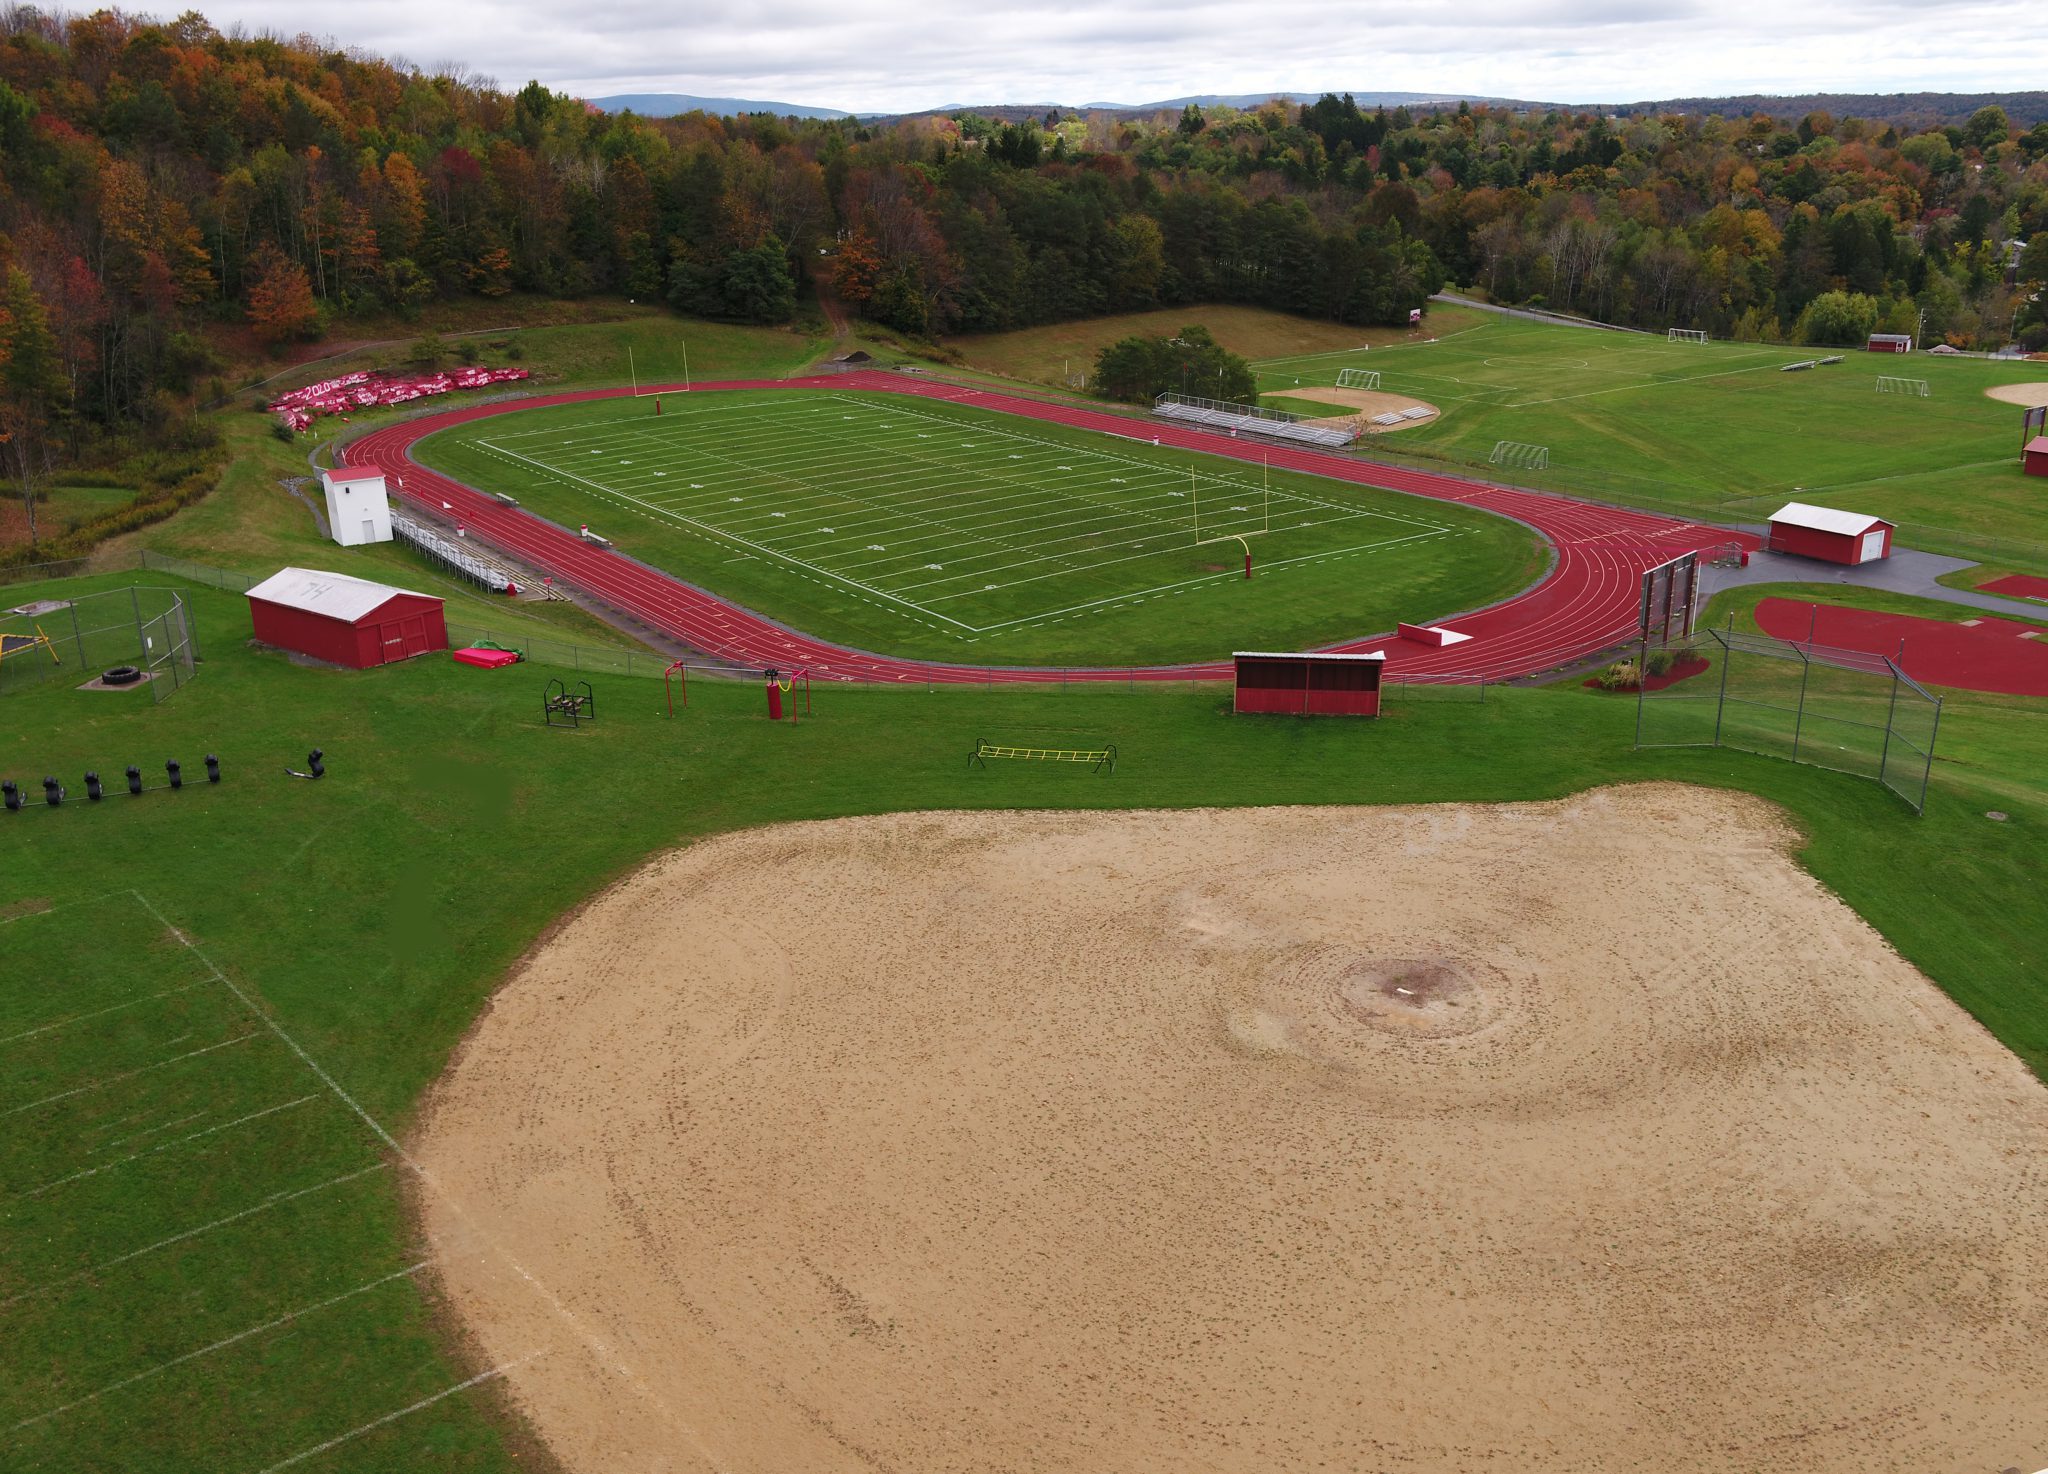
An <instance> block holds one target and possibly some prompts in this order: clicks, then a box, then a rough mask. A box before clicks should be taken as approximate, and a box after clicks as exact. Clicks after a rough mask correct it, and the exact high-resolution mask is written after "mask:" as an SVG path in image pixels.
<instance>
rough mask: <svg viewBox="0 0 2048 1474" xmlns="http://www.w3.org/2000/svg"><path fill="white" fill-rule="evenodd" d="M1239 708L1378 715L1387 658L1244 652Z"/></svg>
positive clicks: (1240, 666) (1239, 671)
mask: <svg viewBox="0 0 2048 1474" xmlns="http://www.w3.org/2000/svg"><path fill="white" fill-rule="evenodd" d="M1231 659H1232V660H1233V661H1235V662H1236V665H1237V697H1236V703H1235V709H1236V710H1238V711H1270V712H1285V713H1290V714H1292V715H1295V716H1349V717H1376V716H1378V715H1379V714H1380V676H1381V674H1382V673H1383V672H1384V671H1385V669H1386V663H1387V658H1386V656H1384V655H1382V654H1380V653H1379V652H1378V651H1374V652H1373V653H1372V654H1370V655H1326V654H1274V653H1266V652H1259V651H1239V652H1238V653H1237V654H1236V655H1234V656H1232V657H1231Z"/></svg>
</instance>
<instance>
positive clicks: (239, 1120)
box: [18, 1093, 320, 1198]
mask: <svg viewBox="0 0 2048 1474" xmlns="http://www.w3.org/2000/svg"><path fill="white" fill-rule="evenodd" d="M319 1098H320V1097H319V1095H318V1093H315V1094H313V1095H302V1096H300V1097H299V1098H298V1099H297V1100H287V1101H284V1102H282V1103H281V1104H278V1105H274V1106H265V1107H264V1108H263V1109H262V1110H260V1111H251V1112H250V1113H249V1114H248V1115H246V1116H237V1117H235V1119H234V1120H232V1121H223V1122H222V1123H221V1124H220V1125H218V1126H209V1127H207V1128H206V1129H205V1130H204V1131H194V1132H191V1133H189V1134H187V1135H185V1136H181V1137H179V1138H178V1139H177V1140H176V1141H167V1142H165V1143H164V1144H163V1145H162V1146H153V1147H151V1148H150V1149H149V1150H148V1151H142V1152H135V1153H132V1154H131V1155H129V1156H125V1157H122V1158H120V1159H119V1160H118V1161H113V1162H103V1163H101V1164H100V1165H99V1166H97V1167H88V1168H86V1169H85V1170H84V1171H82V1172H73V1173H72V1174H71V1175H70V1176H68V1177H59V1178H57V1179H56V1180H55V1181H54V1182H46V1183H44V1184H43V1185H42V1186H41V1187H31V1188H24V1189H23V1190H22V1191H21V1193H20V1194H19V1195H18V1196H21V1197H24V1198H34V1197H40V1196H42V1195H43V1194H44V1193H46V1192H50V1191H52V1190H54V1189H56V1188H60V1187H62V1186H64V1184H65V1183H67V1182H77V1181H79V1180H81V1179H82V1178H87V1177H97V1176H99V1175H100V1174H101V1173H102V1172H111V1171H113V1170H114V1169H115V1168H116V1167H125V1166H127V1165H128V1164H129V1163H130V1162H139V1161H141V1160H142V1158H144V1157H153V1156H155V1155H156V1154H157V1153H158V1152H167V1151H169V1150H170V1149H171V1148H172V1147H174V1146H183V1145H184V1144H185V1143H186V1142H188V1141H197V1140H199V1138H200V1137H202V1136H214V1135H217V1134H219V1133H220V1132H222V1131H232V1130H233V1129H234V1128H235V1127H237V1126H243V1125H246V1124H248V1123H249V1122H251V1121H260V1120H262V1119H263V1118H264V1117H265V1116H274V1115H276V1114H277V1113H278V1112H279V1111H288V1110H291V1109H293V1108H294V1107H296V1106H302V1105H304V1104H306V1102H307V1101H311V1100H318V1099H319Z"/></svg>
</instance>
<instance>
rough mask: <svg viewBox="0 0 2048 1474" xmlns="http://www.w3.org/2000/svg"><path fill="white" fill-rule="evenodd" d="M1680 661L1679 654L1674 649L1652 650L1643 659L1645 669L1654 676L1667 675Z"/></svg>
mask: <svg viewBox="0 0 2048 1474" xmlns="http://www.w3.org/2000/svg"><path fill="white" fill-rule="evenodd" d="M1677 663H1678V654H1677V652H1676V651H1672V650H1652V651H1651V652H1650V653H1649V654H1648V655H1647V656H1645V657H1644V659H1643V669H1644V670H1645V671H1647V672H1648V673H1649V674H1651V675H1653V676H1661V675H1667V674H1669V673H1670V670H1671V667H1672V666H1674V665H1676V664H1677Z"/></svg>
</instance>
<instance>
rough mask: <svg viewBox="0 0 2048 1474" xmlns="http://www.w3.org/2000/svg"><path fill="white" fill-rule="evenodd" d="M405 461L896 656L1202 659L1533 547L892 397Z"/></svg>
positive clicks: (1381, 619)
mask: <svg viewBox="0 0 2048 1474" xmlns="http://www.w3.org/2000/svg"><path fill="white" fill-rule="evenodd" d="M1142 428H1143V427H1142V425H1137V426H1134V430H1139V431H1141V430H1142ZM424 450H425V453H426V458H427V459H428V460H429V462H430V463H431V464H433V465H434V466H435V467H436V468H437V469H441V470H444V471H447V472H449V473H450V474H454V475H458V476H461V477H462V478H463V479H464V480H466V481H469V482H470V483H471V484H474V485H478V486H481V487H484V488H486V489H490V490H500V491H506V492H510V493H511V494H513V495H515V496H517V497H518V498H519V499H520V501H521V503H522V505H527V506H529V507H531V508H532V509H533V510H535V511H538V512H540V513H541V514H542V515H544V516H549V517H552V518H554V519H555V520H557V521H561V522H564V523H567V524H568V525H571V526H575V525H579V524H584V523H588V524H589V525H590V527H591V529H592V531H594V532H598V533H600V534H602V535H603V536H606V537H608V538H611V539H612V540H613V541H615V542H616V543H617V544H618V545H619V546H620V547H621V548H622V549H623V550H625V551H628V552H633V553H635V554H636V555H638V556H641V557H644V558H646V559H647V561H649V562H652V563H655V564H656V565H657V566H660V567H663V568H666V569H668V570H670V571H672V572H675V573H677V574H679V575H682V576H685V577H688V578H690V579H692V580H693V581H696V582H700V583H703V584H705V585H706V586H708V587H710V588H712V589H713V590H715V591H717V592H720V593H726V594H729V595H730V596H732V597H734V598H736V599H738V600H740V601H741V602H743V603H749V604H751V605H753V606H754V607H756V608H759V609H760V610H761V611H762V612H764V613H768V614H771V615H777V616H778V617H784V618H787V619H789V620H790V621H791V622H793V623H799V624H802V626H803V627H804V628H805V629H807V630H810V631H812V632H814V633H825V634H829V635H830V636H831V637H834V638H839V639H843V640H846V641H848V642H849V643H854V644H861V645H868V646H871V647H875V648H884V649H888V650H890V651H892V652H896V653H926V654H935V655H942V656H943V655H950V656H956V657H957V656H959V655H962V654H964V653H965V651H964V650H963V648H962V647H963V646H969V645H974V646H982V647H986V646H988V645H991V644H994V645H996V646H997V647H998V649H997V650H996V651H994V652H991V651H989V650H987V649H986V648H983V649H980V650H977V651H976V654H977V656H978V657H985V656H987V655H989V654H992V653H993V654H996V655H997V656H998V657H999V658H1000V657H1001V656H1004V655H1008V656H1012V657H1014V658H1016V659H1018V660H1020V661H1033V660H1043V659H1054V660H1060V661H1082V660H1087V661H1104V662H1109V663H1122V662H1127V661H1138V660H1152V659H1161V660H1163V659H1173V658H1183V657H1187V656H1195V655H1208V656H1214V655H1219V654H1224V653H1227V652H1228V649H1229V648H1230V645H1231V644H1232V643H1233V642H1239V643H1248V642H1251V641H1254V640H1258V641H1267V640H1271V641H1294V642H1299V641H1312V640H1317V639H1321V640H1332V639H1337V638H1340V637H1342V636H1345V635H1356V634H1365V633H1371V632H1372V631H1373V630H1375V629H1384V628H1389V627H1391V626H1392V624H1393V623H1394V622H1395V621H1396V620H1397V619H1415V618H1426V617H1431V616H1433V615H1441V614H1444V613H1448V612H1451V611H1452V610H1455V609H1460V608H1469V607H1473V606H1475V605H1478V604H1483V603H1487V602H1491V601H1492V600H1493V599H1495V598H1499V597H1503V596H1505V595H1506V594H1508V593H1511V592H1513V591H1514V590H1515V589H1516V588H1519V587H1521V586H1522V585H1523V584H1525V583H1526V582H1527V581H1528V580H1529V578H1531V577H1533V576H1534V574H1535V573H1536V572H1538V571H1540V563H1539V562H1537V561H1535V559H1534V558H1533V557H1532V555H1531V543H1530V539H1529V538H1528V535H1527V533H1526V532H1524V531H1523V530H1522V529H1520V528H1518V527H1516V526H1514V525H1513V524H1511V523H1507V522H1504V521H1502V520H1501V519H1498V518H1494V517H1490V516H1487V515H1486V514H1484V513H1478V512H1474V511H1472V510H1471V509H1468V508H1463V507H1458V506H1454V505H1451V504H1448V503H1440V502H1432V501H1427V500H1423V499H1420V498H1415V497H1407V496H1401V495H1398V494H1395V493H1390V492H1382V491H1376V490H1374V489H1371V488H1364V487H1357V486H1352V485H1349V484H1345V483H1338V482H1328V481H1322V480H1318V479H1316V478H1311V477H1304V476H1298V475H1292V474H1285V473H1269V472H1267V471H1266V470H1265V469H1264V468H1263V467H1260V466H1257V465H1247V464H1244V463H1242V462H1234V461H1223V460H1217V459H1215V458H1211V457H1201V456H1193V455H1189V454H1186V453H1183V452H1176V451H1172V450H1169V449H1164V448H1161V447H1157V446H1154V445H1152V444H1150V443H1148V442H1147V441H1144V440H1142V439H1136V438H1134V439H1131V440H1123V439H1111V438H1108V437H1104V436H1101V435H1088V434H1085V433H1083V432H1077V431H1072V430H1066V429H1062V428H1060V427H1056V426H1048V425H1044V424H1040V423H1037V422H1026V421H1020V420H1015V419H1008V418H1005V417H1002V416H997V415H992V414H987V413H978V412H975V411H972V410H963V409H958V408H954V407H950V406H943V405H939V406H934V405H928V404H906V403H904V402H903V401H902V400H901V399H897V398H893V397H889V398H878V397H872V396H862V395H858V394H819V393H768V394H761V393H754V394H740V393H733V394H696V395H690V396H687V397H685V396H682V395H675V396H670V397H668V398H666V399H665V400H664V401H663V408H662V413H661V414H659V415H656V414H655V413H654V410H653V405H652V402H651V401H650V400H646V399H637V400H614V401H609V402H604V403H600V404H595V405H578V406H565V407H561V408H555V409H547V410H537V411H532V412H529V413H521V414H514V415H507V416H504V417H494V418H492V419H489V420H486V421H483V422H480V423H477V424H473V425H468V426H462V427H459V428H458V429H456V430H454V431H450V432H445V433H443V434H442V435H439V436H436V437H434V438H433V439H432V440H430V441H428V442H426V444H425V446H424ZM1248 552H1249V553H1250V554H1251V555H1252V556H1253V559H1254V564H1255V569H1256V576H1255V578H1254V579H1253V580H1252V581H1251V582H1250V583H1247V582H1246V580H1245V578H1244V572H1243V564H1244V558H1245V555H1246V554H1247V553H1248ZM1418 611H1419V612H1418ZM820 615H823V616H824V617H823V619H822V620H821V619H820V617H819V616H820Z"/></svg>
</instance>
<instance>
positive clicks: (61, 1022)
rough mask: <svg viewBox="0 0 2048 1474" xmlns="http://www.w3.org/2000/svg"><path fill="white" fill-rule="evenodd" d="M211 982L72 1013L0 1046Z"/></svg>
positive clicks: (196, 980)
mask: <svg viewBox="0 0 2048 1474" xmlns="http://www.w3.org/2000/svg"><path fill="white" fill-rule="evenodd" d="M116 894H117V895H120V894H125V892H116ZM212 981H213V979H212V978H194V979H193V980H192V981H191V982H189V983H180V984H178V986H177V987H175V988H166V989H164V990H163V991H162V992H161V993H151V994H149V995H148V996H147V997H143V998H131V999H129V1000H128V1001H127V1002H126V1003H115V1004H111V1005H109V1006H108V1007H106V1008H95V1009H94V1010H93V1011H92V1012H90V1013H74V1014H73V1015H71V1017H70V1018H63V1019H58V1020H57V1022H55V1023H54V1024H42V1025H39V1026H38V1027H36V1028H33V1029H23V1030H22V1031H21V1032H20V1033H19V1034H9V1035H8V1036H7V1037H6V1038H4V1039H0V1044H12V1043H14V1042H15V1041H16V1040H18V1039H29V1038H33V1037H34V1036H35V1035H37V1034H47V1033H49V1032H50V1031H51V1030H52V1029H68V1028H70V1027H71V1026H72V1025H73V1024H82V1023H84V1022H85V1021H86V1020H87V1019H95V1018H98V1017H100V1016H101V1015H102V1014H108V1013H119V1012H120V1011H121V1010H122V1009H124V1008H139V1007H140V1006H141V1005H143V1004H145V1003H154V1002H156V1000H157V999H159V998H168V997H170V996H171V995H172V994H173V993H189V992H191V991H192V990H193V989H194V988H203V987H205V986H206V985H207V984H208V983H210V982H212Z"/></svg>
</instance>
